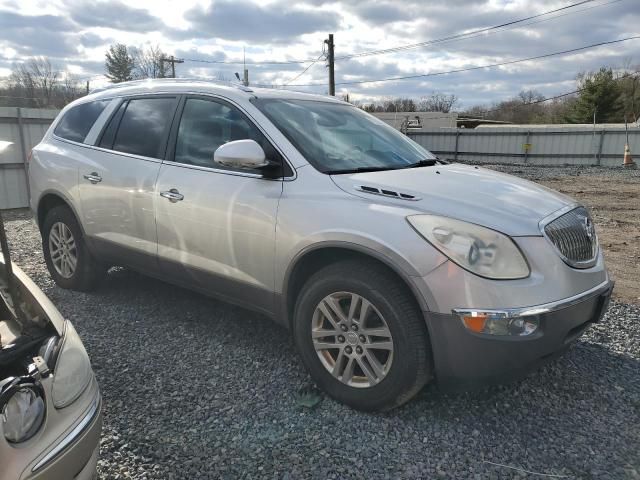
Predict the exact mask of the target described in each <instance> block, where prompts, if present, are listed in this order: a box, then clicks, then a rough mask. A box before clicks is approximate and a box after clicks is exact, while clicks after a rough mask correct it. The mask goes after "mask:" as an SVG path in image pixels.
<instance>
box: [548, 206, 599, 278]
mask: <svg viewBox="0 0 640 480" xmlns="http://www.w3.org/2000/svg"><path fill="white" fill-rule="evenodd" d="M544 232H545V234H546V236H547V238H548V239H549V240H550V241H551V243H552V244H553V245H554V246H555V247H556V249H557V250H558V252H559V253H560V255H561V256H562V258H563V260H564V261H565V262H566V263H567V264H569V265H571V266H572V267H576V268H588V267H591V266H593V264H594V263H595V260H596V256H597V255H598V238H597V236H596V231H595V228H594V226H593V222H592V221H591V216H590V215H589V212H588V211H587V209H586V208H584V207H578V208H575V209H573V210H571V211H570V212H568V213H565V214H564V215H561V216H560V217H558V218H556V219H555V220H553V221H551V222H549V223H548V224H547V225H546V226H545V227H544Z"/></svg>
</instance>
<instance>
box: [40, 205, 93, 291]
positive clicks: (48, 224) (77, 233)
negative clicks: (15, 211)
mask: <svg viewBox="0 0 640 480" xmlns="http://www.w3.org/2000/svg"><path fill="white" fill-rule="evenodd" d="M42 251H43V253H44V260H45V263H46V264H47V269H48V270H49V273H50V275H51V278H53V280H54V281H55V282H56V284H57V285H58V286H60V287H62V288H66V289H70V290H78V291H82V292H88V291H91V290H94V289H95V288H96V287H97V286H98V284H99V283H100V281H101V280H102V278H103V277H104V275H105V273H106V267H105V266H104V265H102V264H100V263H99V262H98V261H96V260H95V259H94V257H93V255H91V252H89V249H88V248H87V245H86V243H85V241H84V236H83V234H82V229H81V228H80V225H79V224H78V221H77V220H76V217H75V215H74V214H73V212H72V211H71V210H70V209H69V208H68V207H65V206H59V207H54V208H52V209H51V210H50V211H49V212H48V213H47V215H46V217H45V220H44V223H43V225H42Z"/></svg>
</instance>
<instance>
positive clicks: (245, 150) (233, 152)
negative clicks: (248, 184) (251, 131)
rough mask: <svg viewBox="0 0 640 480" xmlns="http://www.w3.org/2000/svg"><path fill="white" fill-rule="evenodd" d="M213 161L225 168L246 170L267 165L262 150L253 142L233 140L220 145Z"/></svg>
mask: <svg viewBox="0 0 640 480" xmlns="http://www.w3.org/2000/svg"><path fill="white" fill-rule="evenodd" d="M213 161H214V162H216V163H219V164H220V165H224V166H225V167H230V168H242V169H246V170H255V169H257V168H262V167H266V166H267V165H269V162H268V161H267V159H266V156H265V154H264V150H263V149H262V147H261V146H260V145H259V144H258V143H257V142H256V141H254V140H235V141H233V142H228V143H225V144H224V145H220V146H219V147H218V149H217V150H216V151H215V152H214V154H213Z"/></svg>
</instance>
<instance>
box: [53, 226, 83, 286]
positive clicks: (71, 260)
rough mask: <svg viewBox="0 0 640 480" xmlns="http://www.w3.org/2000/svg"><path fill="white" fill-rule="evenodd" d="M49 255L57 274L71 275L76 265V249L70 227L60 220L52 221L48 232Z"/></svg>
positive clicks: (65, 276) (64, 276) (67, 276)
mask: <svg viewBox="0 0 640 480" xmlns="http://www.w3.org/2000/svg"><path fill="white" fill-rule="evenodd" d="M49 255H50V257H51V262H52V263H53V267H54V268H55V269H56V272H58V275H60V276H61V277H63V278H71V277H72V276H73V274H74V273H75V271H76V267H77V265H78V249H77V246H76V241H75V239H74V238H73V234H72V233H71V229H69V227H68V226H67V225H65V224H64V223H62V222H56V223H54V224H53V225H52V227H51V231H50V232H49Z"/></svg>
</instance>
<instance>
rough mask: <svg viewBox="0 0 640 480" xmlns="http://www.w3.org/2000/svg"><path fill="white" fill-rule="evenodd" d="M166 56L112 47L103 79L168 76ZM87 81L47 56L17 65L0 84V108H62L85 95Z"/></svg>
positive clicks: (149, 50)
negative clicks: (54, 62)
mask: <svg viewBox="0 0 640 480" xmlns="http://www.w3.org/2000/svg"><path fill="white" fill-rule="evenodd" d="M165 58H166V55H165V53H164V52H163V51H162V50H161V49H160V48H159V47H158V46H149V47H146V48H144V47H140V48H137V47H127V46H126V45H122V44H115V45H111V46H110V47H109V50H107V52H106V54H105V76H106V77H107V78H108V79H109V81H111V82H113V83H117V82H124V81H128V80H136V79H143V78H163V77H166V76H167V73H168V70H167V67H166V62H165V60H164V59H165ZM89 81H90V79H81V78H78V76H77V75H74V74H73V73H71V72H70V71H68V70H59V69H57V68H55V66H54V65H53V64H52V63H51V61H50V60H49V59H48V58H46V57H32V58H29V59H27V60H26V61H24V62H22V63H16V64H15V65H14V66H13V68H12V70H11V74H10V75H9V76H8V77H7V78H5V79H3V80H2V81H1V82H0V106H11V107H31V108H62V107H64V106H65V105H67V104H68V103H70V102H72V101H73V100H76V99H77V98H80V97H82V96H84V95H86V94H87V93H88V92H89V88H90V83H89Z"/></svg>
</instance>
